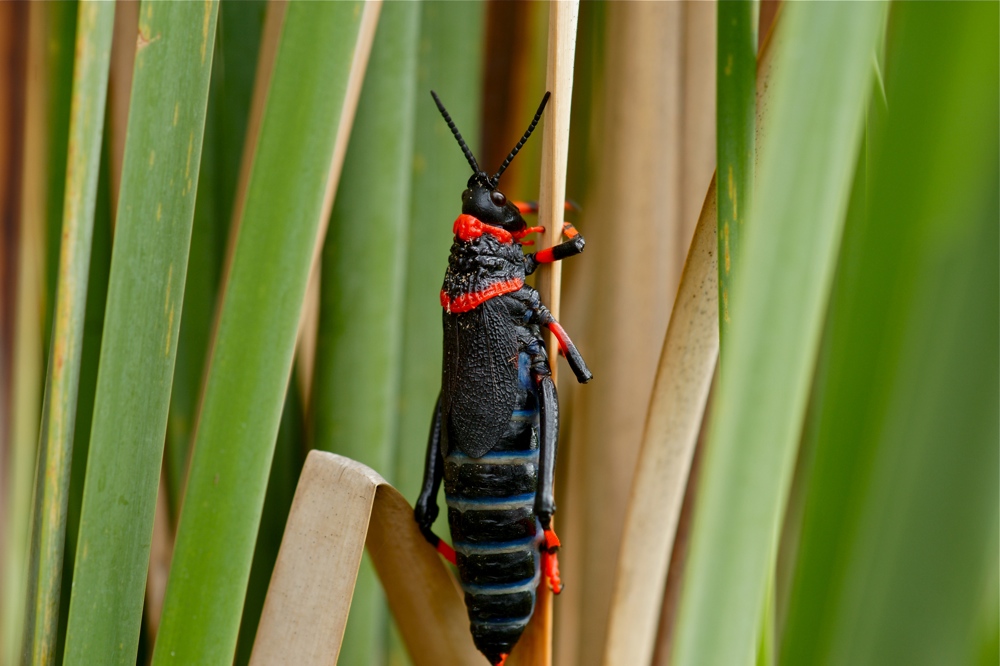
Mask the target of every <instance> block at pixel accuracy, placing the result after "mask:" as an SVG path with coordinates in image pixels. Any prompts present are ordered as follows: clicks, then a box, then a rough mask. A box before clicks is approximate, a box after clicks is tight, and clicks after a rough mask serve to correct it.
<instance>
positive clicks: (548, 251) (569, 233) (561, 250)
mask: <svg viewBox="0 0 1000 666" xmlns="http://www.w3.org/2000/svg"><path fill="white" fill-rule="evenodd" d="M563 234H565V235H566V237H567V238H569V240H568V241H566V242H565V243H559V245H553V246H552V247H547V248H545V249H544V250H539V251H538V252H533V253H531V254H526V255H524V273H525V275H531V274H532V273H534V272H535V269H537V268H538V266H539V265H540V264H551V263H552V262H554V261H562V260H563V259H566V258H568V257H573V256H576V255H578V254H580V253H581V252H583V248H584V247H585V246H586V241H584V240H583V236H581V235H580V234H579V233H577V231H576V228H575V227H574V226H573V225H572V224H570V223H569V222H566V223H565V224H563Z"/></svg>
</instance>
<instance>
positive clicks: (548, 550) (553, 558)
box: [542, 530, 563, 594]
mask: <svg viewBox="0 0 1000 666" xmlns="http://www.w3.org/2000/svg"><path fill="white" fill-rule="evenodd" d="M559 546H560V543H559V537H558V536H556V533H555V532H554V531H553V530H545V545H543V546H542V572H543V573H544V574H545V577H546V578H547V579H548V581H549V589H550V590H552V593H553V594H559V593H560V592H562V590H563V584H562V578H560V577H559V556H558V555H557V554H556V553H557V551H558V550H559Z"/></svg>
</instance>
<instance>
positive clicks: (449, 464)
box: [414, 92, 592, 664]
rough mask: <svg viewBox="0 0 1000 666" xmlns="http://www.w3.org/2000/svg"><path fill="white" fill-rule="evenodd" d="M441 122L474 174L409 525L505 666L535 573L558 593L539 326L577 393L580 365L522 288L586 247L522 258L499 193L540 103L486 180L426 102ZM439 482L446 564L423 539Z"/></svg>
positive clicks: (545, 369) (531, 597)
mask: <svg viewBox="0 0 1000 666" xmlns="http://www.w3.org/2000/svg"><path fill="white" fill-rule="evenodd" d="M431 95H432V96H433V97H434V102H435V103H436V104H437V106H438V109H439V110H440V111H441V115H443V116H444V119H445V121H446V122H447V123H448V127H449V128H451V131H452V133H453V134H454V135H455V138H456V139H457V140H458V144H459V146H461V148H462V151H463V152H464V153H465V157H466V159H467V160H468V161H469V165H470V166H471V167H472V171H473V175H472V177H471V178H469V182H468V186H467V189H466V190H465V191H464V192H463V193H462V214H461V215H459V217H458V219H457V220H456V221H455V226H454V231H455V241H454V243H453V244H452V246H451V256H450V257H449V259H448V269H447V272H446V273H445V278H444V286H443V287H442V289H441V305H442V307H443V309H444V317H443V319H444V367H443V369H442V372H441V394H440V396H439V398H438V402H437V406H436V407H435V409H434V418H433V422H432V425H431V432H430V437H429V440H428V443H427V458H426V466H425V468H424V481H423V487H422V489H421V492H420V497H419V499H418V500H417V504H416V509H415V510H414V515H415V517H416V520H417V524H418V525H419V526H420V529H421V531H422V532H423V534H424V536H425V537H426V538H427V540H428V541H429V542H430V543H431V545H433V546H435V547H436V548H437V549H438V551H439V552H441V553H442V554H443V555H444V556H445V557H448V559H450V560H451V561H452V562H454V563H455V564H456V565H457V566H458V571H459V575H460V578H461V582H462V588H463V589H464V591H465V603H466V606H467V607H468V611H469V620H470V623H471V630H472V638H473V640H474V641H475V644H476V647H477V648H478V649H479V651H480V652H482V653H483V654H484V655H485V656H486V658H487V659H489V661H490V663H491V664H502V663H503V662H504V660H505V659H506V657H507V655H508V654H509V653H510V651H511V649H512V648H513V646H514V644H515V643H516V642H517V640H518V639H519V638H520V636H521V633H522V632H523V631H524V628H525V626H526V625H527V623H528V620H529V619H531V615H532V612H533V611H534V606H535V590H536V588H537V586H538V584H539V582H540V580H541V576H542V575H543V574H544V575H545V576H546V577H547V578H548V579H549V584H550V586H551V587H552V589H553V591H554V592H556V593H558V592H559V591H560V589H561V582H560V581H559V568H558V562H557V560H556V556H555V551H556V549H557V548H558V545H559V540H558V537H556V535H555V533H554V532H553V531H552V530H551V529H550V521H551V518H552V513H553V512H554V511H555V500H554V497H553V477H554V473H555V462H556V442H557V439H558V435H559V403H558V400H557V397H556V388H555V384H554V383H553V382H552V377H551V374H552V373H551V370H550V367H549V359H548V356H547V354H546V351H545V344H544V341H543V339H542V334H541V329H542V327H546V328H548V329H549V330H550V331H552V332H553V333H554V334H555V336H556V339H557V340H558V342H559V347H560V350H561V351H562V353H563V355H564V356H565V357H566V359H567V360H568V361H569V365H570V367H571V368H572V370H573V372H574V374H575V375H576V378H577V380H579V381H580V382H582V383H585V382H588V381H590V379H591V377H592V375H591V373H590V370H588V369H587V365H586V363H584V361H583V358H582V357H581V356H580V353H579V352H578V351H577V349H576V347H575V346H574V345H573V343H572V341H571V340H570V339H569V338H568V337H567V336H566V332H565V331H563V329H562V327H561V326H559V324H558V323H557V322H556V321H555V319H554V318H553V317H552V315H551V313H550V312H549V310H548V309H547V308H546V307H545V306H544V305H543V304H542V303H541V302H540V300H539V297H538V292H537V291H535V290H534V289H533V288H531V287H529V286H527V285H525V283H524V278H525V276H527V275H530V274H531V273H532V272H534V270H535V269H536V268H537V267H538V265H539V264H542V263H549V262H552V261H558V260H560V259H565V258H566V257H571V256H573V255H575V254H579V253H580V252H582V251H583V246H584V240H583V237H582V236H580V235H579V234H577V233H576V230H575V229H573V227H572V225H569V224H567V225H565V228H564V234H565V235H566V236H567V238H569V240H567V241H566V242H564V243H561V244H559V245H556V246H555V247H551V248H547V249H544V250H541V251H539V252H536V253H531V254H524V253H523V251H522V249H521V246H522V244H521V240H522V239H523V238H524V237H525V236H526V235H528V234H531V233H535V232H537V231H540V230H541V228H540V227H529V226H528V225H527V224H526V223H525V221H524V219H523V218H522V217H521V214H522V213H523V212H531V211H532V210H534V209H533V208H532V207H531V206H530V205H528V204H516V203H514V202H511V201H508V200H507V198H506V197H505V196H504V195H503V193H502V192H500V191H499V190H498V189H497V184H498V181H499V179H500V176H501V174H503V172H504V170H505V169H506V168H507V166H508V165H509V164H510V162H511V160H512V159H514V156H515V155H517V152H518V151H519V150H520V149H521V147H522V146H523V145H524V142H525V141H527V140H528V137H529V136H530V135H531V132H532V131H533V130H534V129H535V126H536V125H537V124H538V121H539V119H540V118H541V115H542V111H543V110H544V108H545V104H546V102H548V99H549V94H548V93H546V94H545V97H544V98H543V99H542V102H541V104H540V105H539V107H538V112H537V113H536V114H535V117H534V119H533V120H532V121H531V125H530V126H529V127H528V130H527V131H526V132H525V133H524V136H523V137H522V138H521V140H520V141H519V142H518V143H517V145H516V146H515V147H514V149H513V150H512V151H511V153H510V155H508V156H507V159H506V160H504V162H503V164H502V165H501V166H500V170H499V171H497V173H496V174H495V175H493V176H489V175H487V174H486V173H485V172H483V171H481V170H480V168H479V165H478V163H477V162H476V158H475V157H474V156H473V154H472V151H471V150H469V147H468V146H467V145H466V143H465V141H464V140H463V139H462V135H461V134H460V133H459V131H458V128H456V127H455V123H454V122H453V121H452V119H451V117H450V116H449V115H448V112H447V111H446V110H445V108H444V106H443V105H442V104H441V100H439V99H438V97H437V95H435V94H434V93H433V92H431ZM442 478H443V479H444V484H445V496H446V498H447V504H448V522H449V524H450V526H451V533H452V537H453V538H454V540H455V543H454V551H452V549H451V548H449V547H448V545H447V544H445V543H444V542H442V541H441V540H440V539H439V538H438V537H437V536H436V535H435V534H434V533H433V532H432V531H431V524H432V523H433V522H434V519H435V518H436V517H437V515H438V506H437V493H438V488H439V486H440V484H441V480H442Z"/></svg>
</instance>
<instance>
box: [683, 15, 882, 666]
mask: <svg viewBox="0 0 1000 666" xmlns="http://www.w3.org/2000/svg"><path fill="white" fill-rule="evenodd" d="M883 11H884V5H882V4H876V3H871V4H865V5H847V4H844V3H802V4H793V5H788V6H786V7H785V8H784V10H783V12H784V14H783V18H782V22H783V23H782V26H781V29H782V30H784V31H786V33H785V41H784V42H783V43H782V44H780V45H779V49H780V50H779V51H778V53H777V54H776V56H775V57H776V61H775V68H776V69H775V72H774V75H773V76H774V81H773V83H772V84H771V85H772V90H773V95H774V97H773V102H772V106H771V108H770V116H769V118H768V124H769V129H768V131H767V134H766V135H765V136H764V138H763V142H762V145H761V146H760V162H759V164H760V168H759V169H758V171H757V179H758V189H757V193H756V195H755V198H754V202H753V207H752V209H751V211H750V215H749V217H748V222H747V234H746V235H745V237H744V239H743V242H744V245H743V252H742V264H741V274H740V280H739V281H738V282H737V284H736V285H735V286H734V294H733V303H732V320H733V321H734V322H738V326H736V327H734V328H733V329H732V330H731V331H730V335H729V337H728V338H727V339H726V341H725V342H724V344H723V348H722V351H721V352H720V354H721V357H722V358H728V359H729V360H730V364H729V367H728V368H727V369H726V371H725V372H723V373H722V374H721V375H720V381H719V385H718V392H717V395H716V400H715V405H714V406H713V408H712V413H713V420H712V424H711V429H710V434H709V441H708V445H707V449H706V452H705V460H704V463H703V464H704V468H703V472H702V474H703V476H702V481H701V483H702V485H701V487H700V489H699V505H698V506H697V507H696V510H695V518H694V525H693V529H692V532H693V533H692V537H691V539H692V540H691V551H690V555H689V558H690V559H689V569H688V571H687V575H686V580H685V585H684V589H683V591H682V597H681V606H680V610H679V617H678V625H677V628H676V632H677V633H676V643H675V645H674V650H673V656H674V663H677V664H682V665H686V664H738V663H746V662H748V661H750V660H751V659H753V657H754V653H755V647H756V639H757V636H758V631H759V626H758V624H759V621H760V617H761V610H762V609H763V608H764V600H765V595H766V588H767V581H768V580H769V577H770V575H771V570H772V567H773V560H774V555H775V548H776V544H775V542H776V538H777V530H778V525H779V524H780V521H781V516H782V510H783V504H784V499H785V496H786V494H787V488H788V485H789V480H790V476H791V471H792V463H793V461H794V454H795V444H796V442H797V441H798V436H799V431H800V428H801V425H802V420H803V412H804V409H805V404H806V399H805V398H806V396H807V395H808V387H809V377H810V376H811V372H812V367H813V360H814V357H815V352H816V347H817V344H818V338H819V334H820V331H821V324H822V314H823V307H822V306H823V304H824V303H825V300H826V290H827V288H828V284H829V281H830V279H831V274H832V268H833V263H834V261H833V260H834V257H835V248H836V246H837V241H838V238H839V233H840V225H841V222H842V220H843V217H844V211H845V209H846V204H847V195H848V193H849V190H850V183H851V175H852V168H853V166H854V159H855V154H856V149H857V145H858V143H857V142H858V138H859V136H860V130H861V120H862V117H863V114H862V112H863V108H864V106H863V104H864V101H865V97H866V93H867V91H868V85H869V84H868V76H869V73H870V54H871V52H872V49H873V47H874V45H875V42H876V38H877V35H878V28H879V26H880V25H881V21H880V17H881V15H882V13H883ZM779 68H780V69H779Z"/></svg>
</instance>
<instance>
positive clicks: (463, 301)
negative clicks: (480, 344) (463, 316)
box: [441, 278, 524, 313]
mask: <svg viewBox="0 0 1000 666" xmlns="http://www.w3.org/2000/svg"><path fill="white" fill-rule="evenodd" d="M523 286H524V280H522V279H521V278H512V279H510V280H504V281H503V282H494V283H493V284H491V285H490V286H488V287H486V289H481V290H479V291H473V292H471V293H468V294H462V295H461V296H458V297H456V298H448V294H447V293H446V292H444V291H442V292H441V307H443V308H444V309H445V310H446V311H448V312H449V313H457V312H468V311H469V310H474V309H475V308H477V307H479V306H480V305H482V304H483V303H485V302H486V301H488V300H490V299H491V298H494V297H495V296H503V295H504V294H509V293H510V292H512V291H517V290H518V289H520V288H521V287H523Z"/></svg>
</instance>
